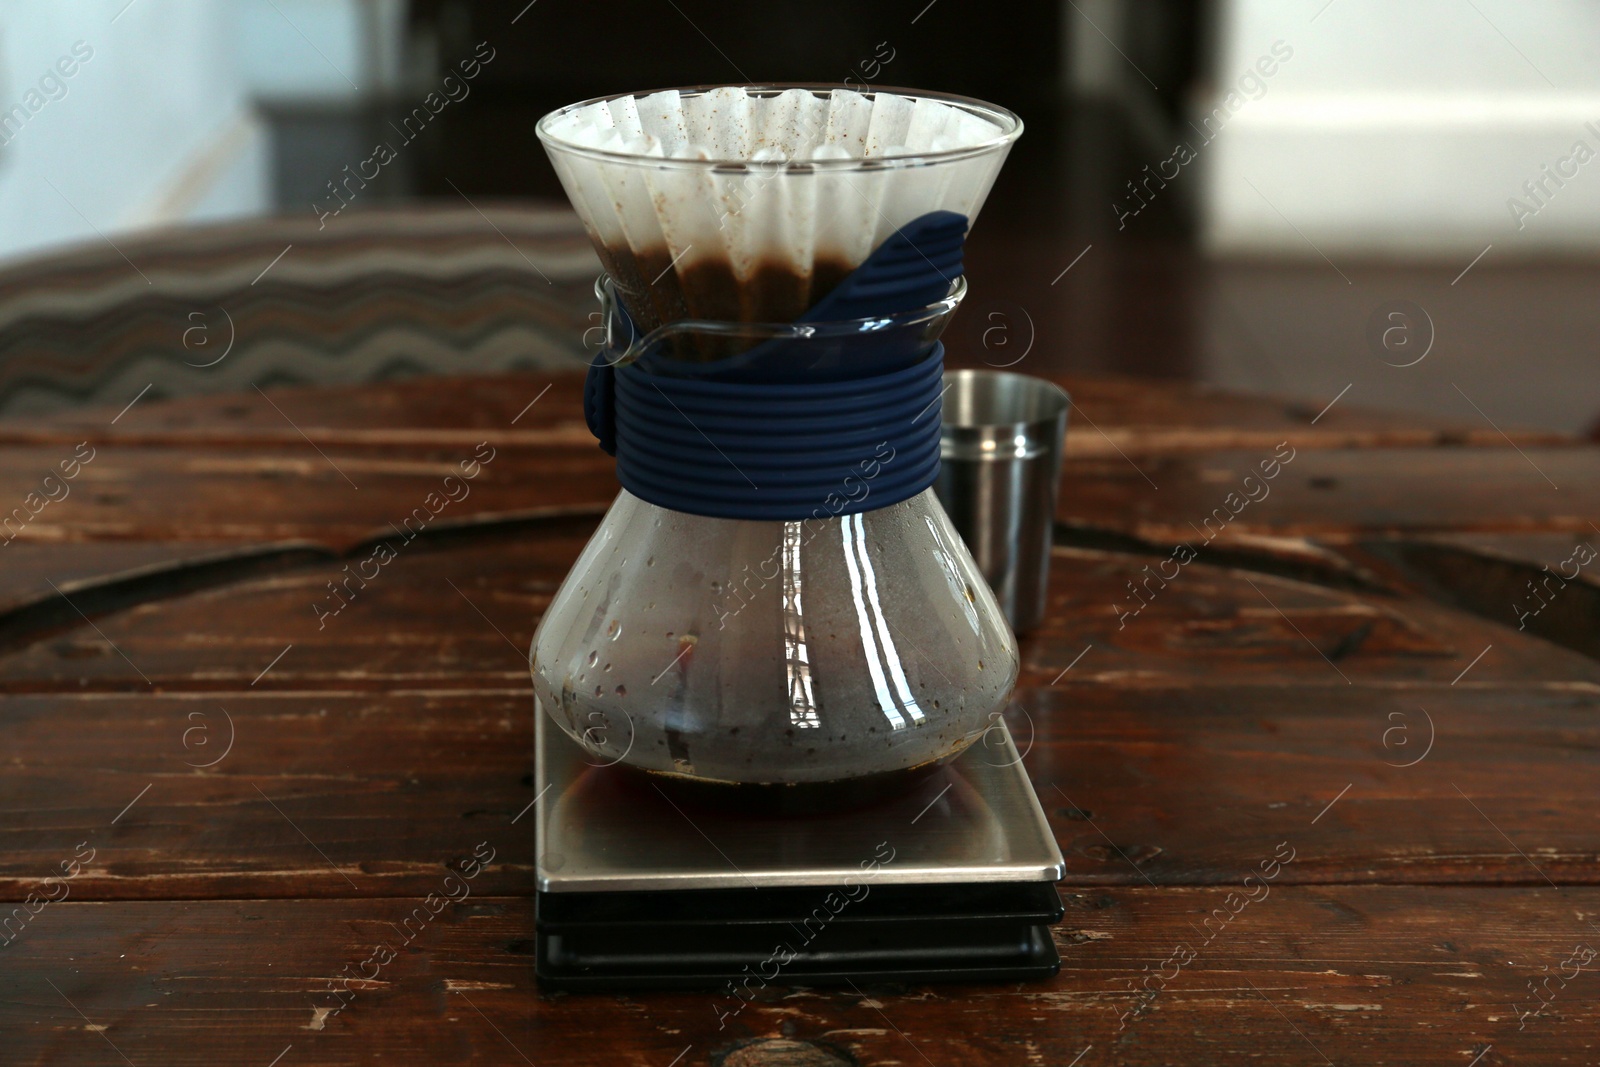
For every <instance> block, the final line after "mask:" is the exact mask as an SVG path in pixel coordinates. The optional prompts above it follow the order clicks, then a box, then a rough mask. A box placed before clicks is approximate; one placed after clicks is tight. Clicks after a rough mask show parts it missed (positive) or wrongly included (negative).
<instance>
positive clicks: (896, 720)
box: [840, 513, 927, 730]
mask: <svg viewBox="0 0 1600 1067" xmlns="http://www.w3.org/2000/svg"><path fill="white" fill-rule="evenodd" d="M840 525H841V526H842V527H843V529H844V559H845V567H846V568H847V569H848V570H849V572H850V592H851V595H852V597H853V598H854V600H855V605H856V620H857V622H858V623H859V625H860V626H861V643H862V646H863V648H864V649H865V650H866V655H867V670H868V672H869V673H870V674H871V676H872V684H873V687H874V688H875V689H876V691H877V694H878V707H879V709H880V710H881V711H882V712H883V714H884V717H885V718H886V719H888V720H889V725H890V726H891V727H892V728H893V729H896V730H899V729H902V728H903V727H904V726H905V725H906V721H905V717H904V716H902V715H901V714H900V711H899V709H897V708H896V706H895V703H894V698H893V697H891V696H890V693H889V686H888V684H887V683H889V682H892V683H893V685H894V691H895V693H896V694H898V696H899V698H900V703H899V708H903V709H904V710H905V712H906V714H907V715H909V716H910V717H911V721H912V722H916V723H919V722H923V721H924V720H925V719H926V718H927V716H925V715H924V714H923V713H922V709H921V708H920V707H918V706H917V701H916V698H915V697H913V696H912V695H911V686H910V684H909V683H908V682H907V681H906V673H905V669H904V667H902V666H901V663H900V653H899V652H898V651H897V650H896V649H895V647H894V638H893V637H891V636H890V635H889V624H888V621H887V620H886V619H885V618H884V616H883V604H882V603H881V602H880V601H879V599H878V576H877V574H876V573H875V572H874V571H873V569H872V559H871V557H870V556H868V554H867V532H866V525H865V523H864V521H863V520H862V517H861V515H860V514H859V513H857V514H855V515H850V516H847V517H846V518H845V520H844V522H843V523H841V524H840ZM863 593H865V596H863ZM880 650H881V651H882V654H883V660H882V662H881V663H880V662H879V659H878V654H879V651H880ZM885 668H887V671H886V670H885ZM885 674H887V679H886V678H885Z"/></svg>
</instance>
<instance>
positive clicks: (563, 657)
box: [530, 87, 1021, 807]
mask: <svg viewBox="0 0 1600 1067" xmlns="http://www.w3.org/2000/svg"><path fill="white" fill-rule="evenodd" d="M1020 130H1021V124H1020V122H1019V121H1018V120H1017V119H1016V118H1015V116H1013V115H1011V114H1010V113H1009V112H1005V111H1003V110H1001V109H998V108H994V107H992V106H990V105H986V104H981V103H978V102H976V101H966V100H962V99H959V98H954V97H944V96H936V95H933V94H903V93H896V94H890V93H886V92H882V91H880V92H878V93H865V94H862V93H851V92H848V91H843V90H827V89H817V88H809V87H789V88H784V87H748V88H723V89H704V90H685V91H681V92H673V93H671V94H652V95H650V96H637V97H635V96H630V97H616V98H609V99H607V100H602V101H593V102H589V103H586V104H580V105H573V106H572V107H570V108H564V109H562V110H561V111H558V112H555V113H553V114H552V115H549V116H546V117H545V119H544V120H542V121H541V123H540V126H539V134H540V137H541V139H542V140H543V141H544V144H545V147H546V149H547V151H548V152H549V153H550V156H551V158H552V160H553V161H554V162H555V165H556V169H557V172H558V173H559V174H560V175H561V177H562V180H563V182H564V184H565V186H566V189H567V192H568V195H569V196H570V197H571V199H572V201H573V203H574V205H575V206H576V207H577V208H578V211H579V214H580V215H581V216H582V217H583V219H584V222H585V224H586V226H587V228H588V230H589V232H590V234H591V236H592V237H593V239H594V241H595V244H596V247H597V248H598V249H599V250H600V253H601V258H602V261H603V262H604V263H605V266H606V268H607V271H608V277H607V278H606V279H603V280H602V284H601V285H600V286H599V287H598V289H599V293H600V296H601V299H602V306H603V308H604V310H605V314H606V322H607V327H608V329H607V345H606V347H605V351H603V352H602V353H601V355H600V357H598V359H597V362H596V366H595V368H593V370H592V374H591V383H590V386H591V402H592V404H593V405H594V406H593V407H591V411H590V418H591V425H592V426H595V427H596V429H597V433H598V434H599V436H601V438H602V442H603V443H605V444H607V445H609V446H610V447H612V448H614V450H615V454H616V455H617V457H618V475H619V479H620V480H621V481H622V482H623V485H624V489H623V491H622V492H621V493H620V494H619V495H618V497H617V499H616V501H615V502H614V503H613V504H612V506H611V508H610V510H609V512H608V513H607V514H606V516H605V518H604V520H603V521H602V522H601V524H600V527H599V529H598V530H597V531H596V533H595V534H594V537H593V538H592V539H591V540H590V542H589V544H588V545H587V546H586V547H585V549H584V550H583V553H582V554H581V555H580V556H579V558H578V560H577V562H576V564H575V565H574V566H573V568H572V571H571V572H570V573H569V574H568V576H567V579H566V581H565V582H564V583H563V585H562V587H561V589H560V590H559V592H557V594H556V596H555V598H554V599H553V601H552V602H551V604H550V606H549V609H548V610H547V611H546V613H545V616H544V618H543V620H542V621H541V623H540V625H539V628H538V630H537V632H536V633H535V635H534V639H533V648H532V652H531V657H530V662H531V667H532V674H533V683H534V690H535V694H536V697H537V699H538V703H539V705H540V707H541V708H542V710H543V713H544V714H547V715H548V716H549V717H550V719H551V721H552V722H554V723H555V724H556V725H557V726H559V727H560V728H561V729H562V730H563V731H564V732H565V733H566V734H567V735H568V736H569V737H571V738H572V739H573V740H574V741H576V742H577V743H578V744H579V745H581V746H583V748H585V749H586V750H587V751H588V752H589V753H590V754H591V755H590V759H591V762H593V763H596V764H604V765H613V764H616V765H622V766H626V767H631V768H635V769H637V770H640V771H644V772H650V773H652V774H654V775H656V776H658V777H657V778H656V781H657V782H658V783H660V784H663V785H666V784H668V783H671V784H674V785H677V786H680V787H689V786H693V787H697V788H698V789H699V790H700V791H701V792H702V793H705V792H706V791H708V790H709V791H710V793H709V795H711V796H713V797H715V796H719V795H720V796H726V797H729V798H730V799H731V798H733V797H734V796H736V795H738V796H753V797H765V798H768V799H777V800H778V801H779V803H780V805H782V806H785V807H793V806H795V805H794V804H792V803H789V801H791V800H792V801H798V803H799V804H800V805H802V806H805V805H809V804H811V803H813V802H821V803H826V802H827V800H828V799H829V798H838V797H841V796H854V795H865V794H867V793H875V792H879V791H881V790H883V789H892V788H895V787H896V786H898V785H899V784H901V783H909V782H910V781H912V780H914V779H915V778H917V777H918V776H919V775H920V774H922V773H925V772H927V771H929V770H932V769H933V768H935V767H937V766H939V765H940V764H941V763H943V762H945V761H948V760H949V759H951V758H953V757H954V756H956V755H958V754H959V753H960V752H962V751H963V750H964V749H965V748H966V747H967V746H968V745H970V744H971V743H972V742H973V741H974V740H976V739H977V738H979V737H980V736H982V735H983V733H984V732H985V731H986V730H987V729H990V728H991V727H992V726H993V724H994V722H995V719H996V716H997V715H998V713H999V712H1000V710H1001V709H1002V708H1003V707H1004V706H1005V704H1006V701H1007V699H1008V697H1009V695H1010V692H1011V688H1012V686H1013V684H1014V683H1015V680H1016V676H1017V670H1018V655H1017V646H1016V641H1015V639H1014V638H1013V636H1012V634H1011V632H1010V630H1009V628H1008V627H1007V624H1006V622H1005V618H1004V616H1003V614H1002V613H1001V611H1000V608H999V607H998V605H997V604H996V602H995V599H994V596H993V594H992V593H991V592H990V590H989V589H988V587H987V586H986V585H985V583H984V581H983V579H982V577H981V575H980V574H979V572H978V570H977V567H976V565H975V564H974V562H973V560H972V558H971V556H970V555H969V553H968V551H967V549H966V547H965V546H964V545H963V544H962V542H961V540H960V538H959V537H958V536H957V535H956V533H955V532H954V530H953V529H952V528H951V526H950V523H949V520H948V519H947V518H946V516H945V513H944V511H943V509H942V508H941V506H940V504H939V502H938V500H937V499H936V498H935V496H934V494H933V491H932V489H931V488H929V487H928V486H929V485H931V482H932V476H933V473H935V472H936V470H937V426H938V419H939V416H938V401H939V396H938V393H939V387H938V370H939V364H940V361H941V356H942V349H941V348H940V346H939V343H938V338H939V335H940V332H941V331H942V330H943V328H944V326H945V324H946V323H947V322H948V320H949V318H950V316H951V315H952V314H953V313H954V312H955V310H956V308H957V306H958V305H959V303H960V300H961V297H962V295H963V294H964V292H965V284H964V282H963V280H962V279H961V278H960V276H959V273H955V274H954V275H953V276H950V277H948V278H947V279H945V278H944V275H945V273H946V272H945V271H943V270H939V269H938V268H937V267H936V266H935V263H934V260H933V259H928V262H927V265H926V267H924V266H923V265H922V264H919V263H917V262H916V261H915V260H916V257H908V258H906V259H905V260H903V261H896V262H897V263H899V262H904V263H905V264H906V265H905V266H899V265H892V264H891V265H890V266H889V268H888V273H887V274H885V273H884V271H883V270H882V269H880V270H879V271H878V273H877V274H876V275H872V277H871V278H869V277H868V268H869V267H873V266H877V267H879V268H882V267H883V266H884V264H883V263H881V262H878V261H877V260H875V259H874V256H875V251H876V252H881V251H882V250H883V249H884V248H886V247H887V245H888V243H889V242H890V241H891V240H893V239H895V238H897V237H900V236H903V234H904V233H905V232H908V231H907V230H906V229H905V228H907V227H910V226H913V224H914V223H915V222H916V220H918V219H919V218H926V217H929V213H930V212H944V213H947V214H948V213H952V212H953V213H956V214H957V215H959V216H963V217H964V219H963V223H964V221H965V220H970V219H971V218H973V217H974V216H975V215H976V214H977V212H978V209H979V207H980V206H981V204H982V200H983V198H984V196H985V195H986V193H987V191H988V187H989V185H990V183H991V182H992V181H993V178H994V175H995V173H996V172H997V171H998V169H999V166H1000V163H1001V161H1002V160H1003V159H1004V156H1005V154H1006V151H1007V150H1008V148H1009V146H1010V144H1011V142H1012V141H1013V140H1014V139H1015V138H1016V136H1017V135H1018V134H1019V133H1020ZM674 138H676V140H674ZM916 250H917V249H916V248H915V247H913V251H916ZM919 255H920V252H919ZM956 257H957V258H956V264H957V266H956V271H957V272H958V271H959V248H957V250H956ZM878 258H879V259H881V257H878ZM924 258H927V257H924ZM935 258H937V257H935ZM940 262H941V263H942V262H944V261H943V260H940ZM864 263H865V264H868V267H863V264H864ZM927 267H933V268H934V269H935V270H936V272H937V273H936V274H935V275H934V276H933V277H931V278H926V279H925V280H927V281H931V282H934V283H935V288H936V289H942V290H943V291H942V292H940V293H938V295H936V297H935V298H934V299H932V300H931V301H922V302H919V303H916V305H915V306H909V307H908V306H903V304H904V301H903V300H902V306H891V305H892V304H893V297H892V296H890V297H884V300H885V306H884V307H883V308H882V309H881V311H880V312H876V313H873V314H868V315H860V314H854V313H852V314H850V315H847V316H844V317H832V316H830V315H827V314H823V313H822V312H823V311H825V310H826V309H827V308H828V307H829V306H830V305H829V304H828V299H829V297H830V294H832V296H833V297H834V299H835V300H836V301H837V300H838V299H839V298H841V297H842V296H843V295H844V294H845V293H846V292H847V291H849V292H853V293H854V294H855V295H856V296H857V297H862V294H865V296H864V299H865V300H866V301H867V303H866V305H863V304H862V303H861V299H857V300H855V302H854V303H850V302H846V303H843V304H839V305H838V306H840V307H843V308H844V309H845V310H846V311H851V312H857V311H860V310H861V308H862V307H863V306H869V307H870V306H872V301H874V300H876V299H877V298H878V297H877V295H876V294H879V293H885V292H890V291H891V290H894V289H895V285H888V286H875V285H873V284H865V285H863V284H861V283H862V282H863V281H867V282H870V281H871V280H872V278H882V277H890V278H891V280H898V279H903V278H906V277H911V276H912V275H913V274H915V272H916V271H917V270H922V272H923V274H924V275H926V274H927ZM853 272H854V277H852V275H853ZM896 284H898V281H896ZM852 286H853V290H852ZM903 288H904V287H903V286H902V289H903ZM835 289H837V290H838V292H834V291H835ZM808 309H809V310H808ZM812 312H816V313H817V314H812ZM819 315H820V317H819ZM613 378H614V381H613ZM597 380H598V382H599V384H597ZM613 392H614V400H613V399H612V395H613ZM656 394H660V398H659V399H658V398H657V395H656ZM923 399H927V400H928V403H927V404H926V405H925V406H924V407H923V410H922V411H921V412H916V411H915V408H916V406H917V405H918V404H921V403H922V400H923ZM662 401H665V403H663V402H662ZM697 405H698V406H697ZM801 408H804V409H805V411H807V412H810V413H811V414H806V415H804V416H801V415H796V414H795V412H796V411H797V410H799V409H801ZM597 410H598V411H599V414H596V411H597ZM680 417H681V418H680ZM797 419H801V420H805V419H809V420H810V421H809V422H804V421H802V422H796V421H795V420H797ZM613 421H614V425H613ZM797 427H803V428H804V429H805V432H807V433H812V432H815V433H816V434H817V435H818V436H814V437H810V438H804V440H806V441H810V442H813V444H810V445H806V446H805V447H801V446H799V445H796V444H795V441H796V440H800V439H801V438H800V437H797V435H799V434H800V429H797ZM819 428H820V429H819ZM930 433H931V434H932V438H931V440H932V445H933V451H932V460H931V464H932V465H931V466H929V464H928V461H927V460H926V456H927V448H926V446H927V444H928V442H929V440H930V438H929V434H930ZM708 446H709V447H708ZM785 450H787V451H785ZM780 453H781V455H780ZM682 457H689V458H688V459H687V460H685V459H682ZM717 787H721V789H722V791H721V792H720V793H719V792H718V791H717ZM730 787H740V788H738V789H737V790H735V789H733V788H730Z"/></svg>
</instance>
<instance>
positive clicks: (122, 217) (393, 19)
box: [0, 0, 404, 259]
mask: <svg viewBox="0 0 1600 1067" xmlns="http://www.w3.org/2000/svg"><path fill="white" fill-rule="evenodd" d="M403 15H404V3H403V0H133V2H132V3H131V4H130V3H129V2H128V0H83V2H80V3H72V4H56V3H50V2H46V0H0V117H3V113H4V112H5V111H7V110H9V109H10V108H11V107H12V106H13V105H15V104H23V105H24V107H26V100H27V98H26V93H27V92H28V90H29V89H30V88H37V87H38V84H39V80H40V78H41V77H43V76H45V75H47V74H50V73H51V72H53V71H55V64H56V62H57V60H58V59H60V58H61V57H63V56H69V57H70V56H71V52H72V47H73V45H74V44H75V43H76V42H82V45H81V46H80V49H89V50H92V53H93V54H92V56H91V57H90V58H89V59H88V60H87V61H86V62H82V61H80V63H79V69H78V70H77V72H76V73H75V74H73V75H72V76H71V77H70V78H62V79H61V82H62V84H64V85H65V95H60V90H59V89H58V88H54V87H52V91H53V92H55V93H56V94H57V95H60V98H59V99H51V100H47V101H46V102H45V103H44V104H43V106H42V107H40V108H39V109H38V111H37V112H36V113H34V114H32V115H30V116H29V117H28V118H27V120H26V121H25V122H24V123H23V124H22V126H21V129H20V130H19V131H18V132H17V133H16V135H15V136H14V137H11V138H10V143H8V144H4V145H0V258H5V259H9V258H13V257H16V256H18V255H23V254H26V253H28V252H30V251H37V250H41V249H44V248H48V247H50V246H55V245H61V244H66V243H72V242H76V241H101V240H102V238H101V236H100V234H104V235H106V236H107V237H109V238H111V239H112V240H116V238H117V235H119V234H125V233H129V232H131V231H136V230H139V229H143V228H147V227H151V226H160V225H166V224H172V223H180V222H199V221H205V220H213V219H224V218H236V217H240V216H250V215H259V214H264V213H266V212H268V211H270V210H271V209H272V195H271V165H272V161H271V158H270V151H271V146H270V138H269V136H268V132H267V130H266V128H265V127H264V125H263V124H262V122H261V120H260V118H259V117H258V116H257V114H256V110H255V103H256V101H257V100H271V101H274V102H280V103H281V102H294V103H299V104H316V105H331V106H346V105H349V104H350V103H352V102H353V101H356V100H358V99H361V98H369V97H372V96H375V95H379V94H381V93H383V92H385V91H388V90H390V89H392V88H393V87H394V86H395V85H396V84H397V83H398V79H399V70H400V47H401V43H402V39H403ZM42 97H43V94H41V97H40V98H42ZM40 98H36V99H40ZM0 139H4V137H3V131H0ZM52 184H53V185H54V188H52ZM57 190H59V192H58V191H57ZM96 230H98V231H99V233H97V232H96Z"/></svg>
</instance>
